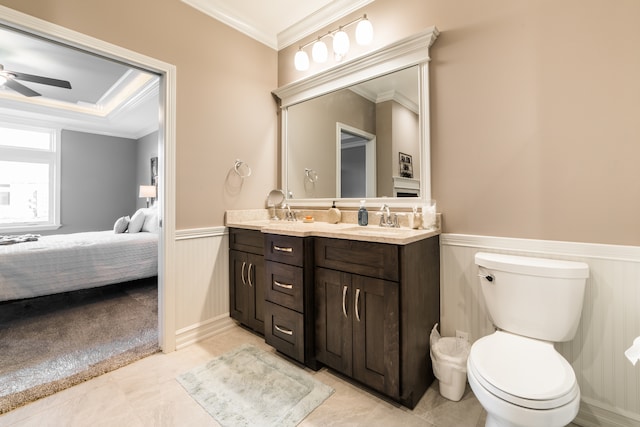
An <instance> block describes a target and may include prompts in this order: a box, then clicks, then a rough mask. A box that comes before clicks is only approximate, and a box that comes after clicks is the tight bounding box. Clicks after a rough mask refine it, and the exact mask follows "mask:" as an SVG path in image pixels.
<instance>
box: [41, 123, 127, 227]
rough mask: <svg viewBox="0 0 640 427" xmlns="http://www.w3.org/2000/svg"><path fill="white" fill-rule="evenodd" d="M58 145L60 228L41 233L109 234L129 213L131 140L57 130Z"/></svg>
mask: <svg viewBox="0 0 640 427" xmlns="http://www.w3.org/2000/svg"><path fill="white" fill-rule="evenodd" d="M61 142H62V143H61V151H60V153H61V160H60V163H61V169H60V170H61V173H60V179H61V188H60V199H61V206H60V217H61V222H62V227H61V228H60V229H59V230H57V231H55V232H52V233H47V234H67V233H77V232H82V231H99V230H111V229H113V223H114V222H115V220H116V219H117V218H119V217H121V216H123V215H132V214H133V213H134V212H135V209H136V200H137V196H138V194H137V187H136V185H135V183H136V174H137V170H136V160H137V147H136V146H137V144H136V141H135V140H132V139H127V138H116V137H111V136H103V135H94V134H89V133H83V132H75V131H68V130H63V131H62V141H61Z"/></svg>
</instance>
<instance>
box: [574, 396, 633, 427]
mask: <svg viewBox="0 0 640 427" xmlns="http://www.w3.org/2000/svg"><path fill="white" fill-rule="evenodd" d="M573 423H574V424H577V425H579V426H582V427H601V426H607V427H637V426H638V425H640V418H639V417H638V416H637V415H635V414H625V413H624V412H623V411H621V410H620V409H615V408H605V407H603V405H602V404H601V403H600V402H595V401H593V400H592V399H587V398H583V399H582V402H580V412H578V416H577V417H576V418H575V420H573Z"/></svg>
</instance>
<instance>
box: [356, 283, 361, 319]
mask: <svg viewBox="0 0 640 427" xmlns="http://www.w3.org/2000/svg"><path fill="white" fill-rule="evenodd" d="M359 302H360V289H356V319H358V322H359V321H360V310H358V303H359Z"/></svg>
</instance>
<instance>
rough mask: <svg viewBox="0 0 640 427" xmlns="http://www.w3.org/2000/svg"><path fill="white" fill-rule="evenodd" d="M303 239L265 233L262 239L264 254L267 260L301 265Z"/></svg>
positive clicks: (302, 260) (302, 259)
mask: <svg viewBox="0 0 640 427" xmlns="http://www.w3.org/2000/svg"><path fill="white" fill-rule="evenodd" d="M303 249H304V241H303V239H302V238H301V237H293V236H282V235H279V234H267V235H265V241H264V255H265V258H266V259H268V260H269V261H277V262H283V263H285V264H290V265H297V266H298V267H302V266H303V262H304V254H303V252H304V250H303Z"/></svg>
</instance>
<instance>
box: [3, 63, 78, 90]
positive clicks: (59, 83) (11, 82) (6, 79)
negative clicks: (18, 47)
mask: <svg viewBox="0 0 640 427" xmlns="http://www.w3.org/2000/svg"><path fill="white" fill-rule="evenodd" d="M16 80H22V81H25V82H33V83H40V84H43V85H49V86H56V87H61V88H65V89H71V83H69V82H68V81H66V80H58V79H52V78H49V77H42V76H34V75H33V74H26V73H18V72H16V71H9V70H5V69H4V66H3V65H2V64H0V86H6V87H8V88H10V89H13V90H15V91H16V92H18V93H21V94H22V95H24V96H29V97H31V96H40V94H39V93H38V92H36V91H35V90H32V89H30V88H28V87H26V86H25V85H23V84H22V83H19V82H17V81H16Z"/></svg>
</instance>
